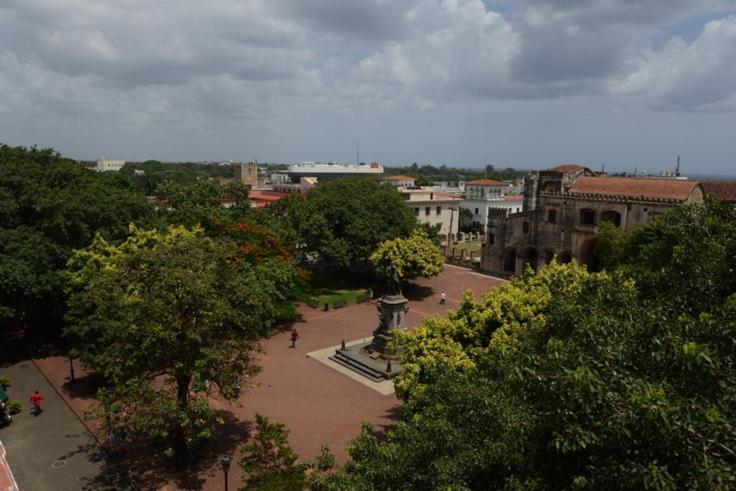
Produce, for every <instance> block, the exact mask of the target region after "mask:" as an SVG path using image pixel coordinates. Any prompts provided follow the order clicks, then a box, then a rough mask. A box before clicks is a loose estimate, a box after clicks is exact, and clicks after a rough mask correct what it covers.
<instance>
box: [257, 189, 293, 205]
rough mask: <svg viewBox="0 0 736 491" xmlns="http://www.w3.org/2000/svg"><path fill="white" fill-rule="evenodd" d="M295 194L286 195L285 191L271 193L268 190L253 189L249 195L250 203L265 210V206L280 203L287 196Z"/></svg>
mask: <svg viewBox="0 0 736 491" xmlns="http://www.w3.org/2000/svg"><path fill="white" fill-rule="evenodd" d="M290 194H293V193H286V192H283V191H271V190H268V189H252V190H251V191H250V193H248V201H250V202H252V203H253V204H255V205H256V208H263V207H264V206H266V205H268V204H270V203H273V202H274V201H278V200H280V199H282V198H285V197H286V196H289V195H290Z"/></svg>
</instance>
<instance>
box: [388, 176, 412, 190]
mask: <svg viewBox="0 0 736 491" xmlns="http://www.w3.org/2000/svg"><path fill="white" fill-rule="evenodd" d="M383 181H384V182H386V183H387V184H390V185H391V186H395V187H397V188H413V187H414V186H416V182H417V180H416V179H415V178H413V177H410V176H387V177H384V178H383Z"/></svg>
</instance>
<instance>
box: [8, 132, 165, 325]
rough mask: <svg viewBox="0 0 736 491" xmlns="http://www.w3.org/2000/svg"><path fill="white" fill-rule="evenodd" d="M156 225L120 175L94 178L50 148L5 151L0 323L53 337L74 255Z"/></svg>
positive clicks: (149, 211) (152, 216)
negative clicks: (95, 242) (98, 240)
mask: <svg viewBox="0 0 736 491" xmlns="http://www.w3.org/2000/svg"><path fill="white" fill-rule="evenodd" d="M153 219H154V215H153V210H152V208H151V207H150V206H149V205H148V203H147V202H146V199H145V198H144V197H142V196H140V195H138V194H137V193H135V190H134V189H133V187H132V185H131V183H130V181H129V180H128V179H126V178H125V177H124V176H120V175H118V174H116V173H102V174H101V173H96V172H92V171H91V170H89V169H87V168H85V167H84V166H82V165H80V164H79V163H77V162H75V161H73V160H71V159H65V158H63V157H61V156H60V155H59V154H58V153H56V152H54V151H53V150H50V149H43V150H41V149H37V148H24V147H9V146H7V145H2V146H0V319H2V320H3V321H5V322H7V323H15V324H20V325H25V326H26V327H33V326H35V327H37V328H39V329H41V328H43V329H45V330H51V331H53V328H54V327H58V324H59V322H60V320H61V317H62V316H63V312H64V308H65V307H64V296H63V287H64V276H63V274H62V272H63V270H64V268H65V266H66V262H67V259H68V258H69V256H70V254H71V251H72V250H73V249H77V248H80V247H86V246H88V245H89V244H90V242H91V241H92V238H93V237H94V236H95V234H97V233H99V234H100V235H101V236H103V237H105V238H106V239H108V240H111V241H117V240H120V239H122V238H124V237H125V236H126V235H127V232H128V225H129V224H130V223H137V224H140V225H147V224H150V223H152V220H153Z"/></svg>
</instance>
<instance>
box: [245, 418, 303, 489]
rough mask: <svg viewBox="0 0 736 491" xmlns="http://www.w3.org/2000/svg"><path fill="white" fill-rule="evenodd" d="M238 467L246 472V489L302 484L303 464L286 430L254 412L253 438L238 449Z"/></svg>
mask: <svg viewBox="0 0 736 491" xmlns="http://www.w3.org/2000/svg"><path fill="white" fill-rule="evenodd" d="M240 452H241V453H242V454H243V457H242V458H241V459H240V462H239V465H240V467H241V468H242V469H243V470H244V471H245V472H246V473H247V476H246V477H245V482H246V487H245V489H264V490H266V489H268V490H284V491H289V490H292V489H303V488H304V480H305V476H304V471H305V469H306V466H305V465H297V464H296V461H297V458H298V457H297V455H296V453H294V451H293V450H292V449H291V447H289V430H287V429H286V427H285V426H284V425H283V424H281V423H270V422H269V421H268V418H267V417H265V416H261V415H260V414H256V429H255V436H254V437H253V441H252V442H251V443H249V444H248V445H245V446H243V447H242V448H241V449H240Z"/></svg>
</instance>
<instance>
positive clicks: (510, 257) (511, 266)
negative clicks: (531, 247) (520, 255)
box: [503, 249, 516, 273]
mask: <svg viewBox="0 0 736 491" xmlns="http://www.w3.org/2000/svg"><path fill="white" fill-rule="evenodd" d="M503 270H504V271H506V272H507V273H516V249H509V250H507V251H506V252H505V253H504V255H503Z"/></svg>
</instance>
